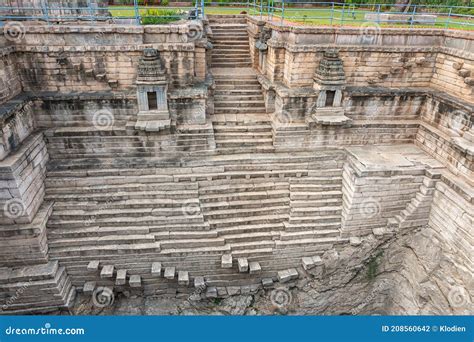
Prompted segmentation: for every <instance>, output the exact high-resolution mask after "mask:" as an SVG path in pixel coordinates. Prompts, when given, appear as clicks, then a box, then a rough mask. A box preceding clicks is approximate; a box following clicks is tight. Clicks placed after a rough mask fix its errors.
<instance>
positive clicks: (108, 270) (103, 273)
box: [100, 265, 114, 278]
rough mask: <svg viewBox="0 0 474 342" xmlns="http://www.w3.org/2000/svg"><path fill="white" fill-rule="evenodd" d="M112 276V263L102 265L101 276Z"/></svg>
mask: <svg viewBox="0 0 474 342" xmlns="http://www.w3.org/2000/svg"><path fill="white" fill-rule="evenodd" d="M113 276H114V266H113V265H105V266H104V267H102V271H100V277H101V278H112V277H113Z"/></svg>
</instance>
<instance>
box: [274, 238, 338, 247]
mask: <svg viewBox="0 0 474 342" xmlns="http://www.w3.org/2000/svg"><path fill="white" fill-rule="evenodd" d="M345 241H347V240H345V239H341V238H339V237H320V238H309V239H292V240H280V241H275V248H277V249H284V248H288V247H295V246H315V245H322V246H327V248H328V249H330V248H331V247H332V245H334V244H341V243H343V242H345Z"/></svg>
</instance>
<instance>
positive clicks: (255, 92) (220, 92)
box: [214, 87, 263, 98]
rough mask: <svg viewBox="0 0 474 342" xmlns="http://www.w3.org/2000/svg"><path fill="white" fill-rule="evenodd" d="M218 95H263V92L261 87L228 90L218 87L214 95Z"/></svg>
mask: <svg viewBox="0 0 474 342" xmlns="http://www.w3.org/2000/svg"><path fill="white" fill-rule="evenodd" d="M218 96H261V97H263V95H262V92H261V89H260V87H259V88H258V89H256V90H252V89H247V88H246V89H227V90H222V89H220V88H216V90H215V91H214V97H215V98H216V97H218Z"/></svg>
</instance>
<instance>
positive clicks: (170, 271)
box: [165, 267, 176, 280]
mask: <svg viewBox="0 0 474 342" xmlns="http://www.w3.org/2000/svg"><path fill="white" fill-rule="evenodd" d="M175 274H176V268H175V267H166V268H165V278H166V279H170V280H171V279H174V276H175Z"/></svg>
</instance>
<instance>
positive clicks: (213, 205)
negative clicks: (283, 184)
mask: <svg viewBox="0 0 474 342" xmlns="http://www.w3.org/2000/svg"><path fill="white" fill-rule="evenodd" d="M289 203H290V200H289V198H287V197H286V198H285V197H283V198H281V197H277V198H264V199H258V200H234V201H228V202H223V201H221V202H207V203H202V204H201V208H202V210H203V212H204V215H205V216H206V217H207V214H208V210H217V209H242V208H259V207H262V206H272V205H273V206H275V205H282V204H289ZM287 208H288V207H287Z"/></svg>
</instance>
